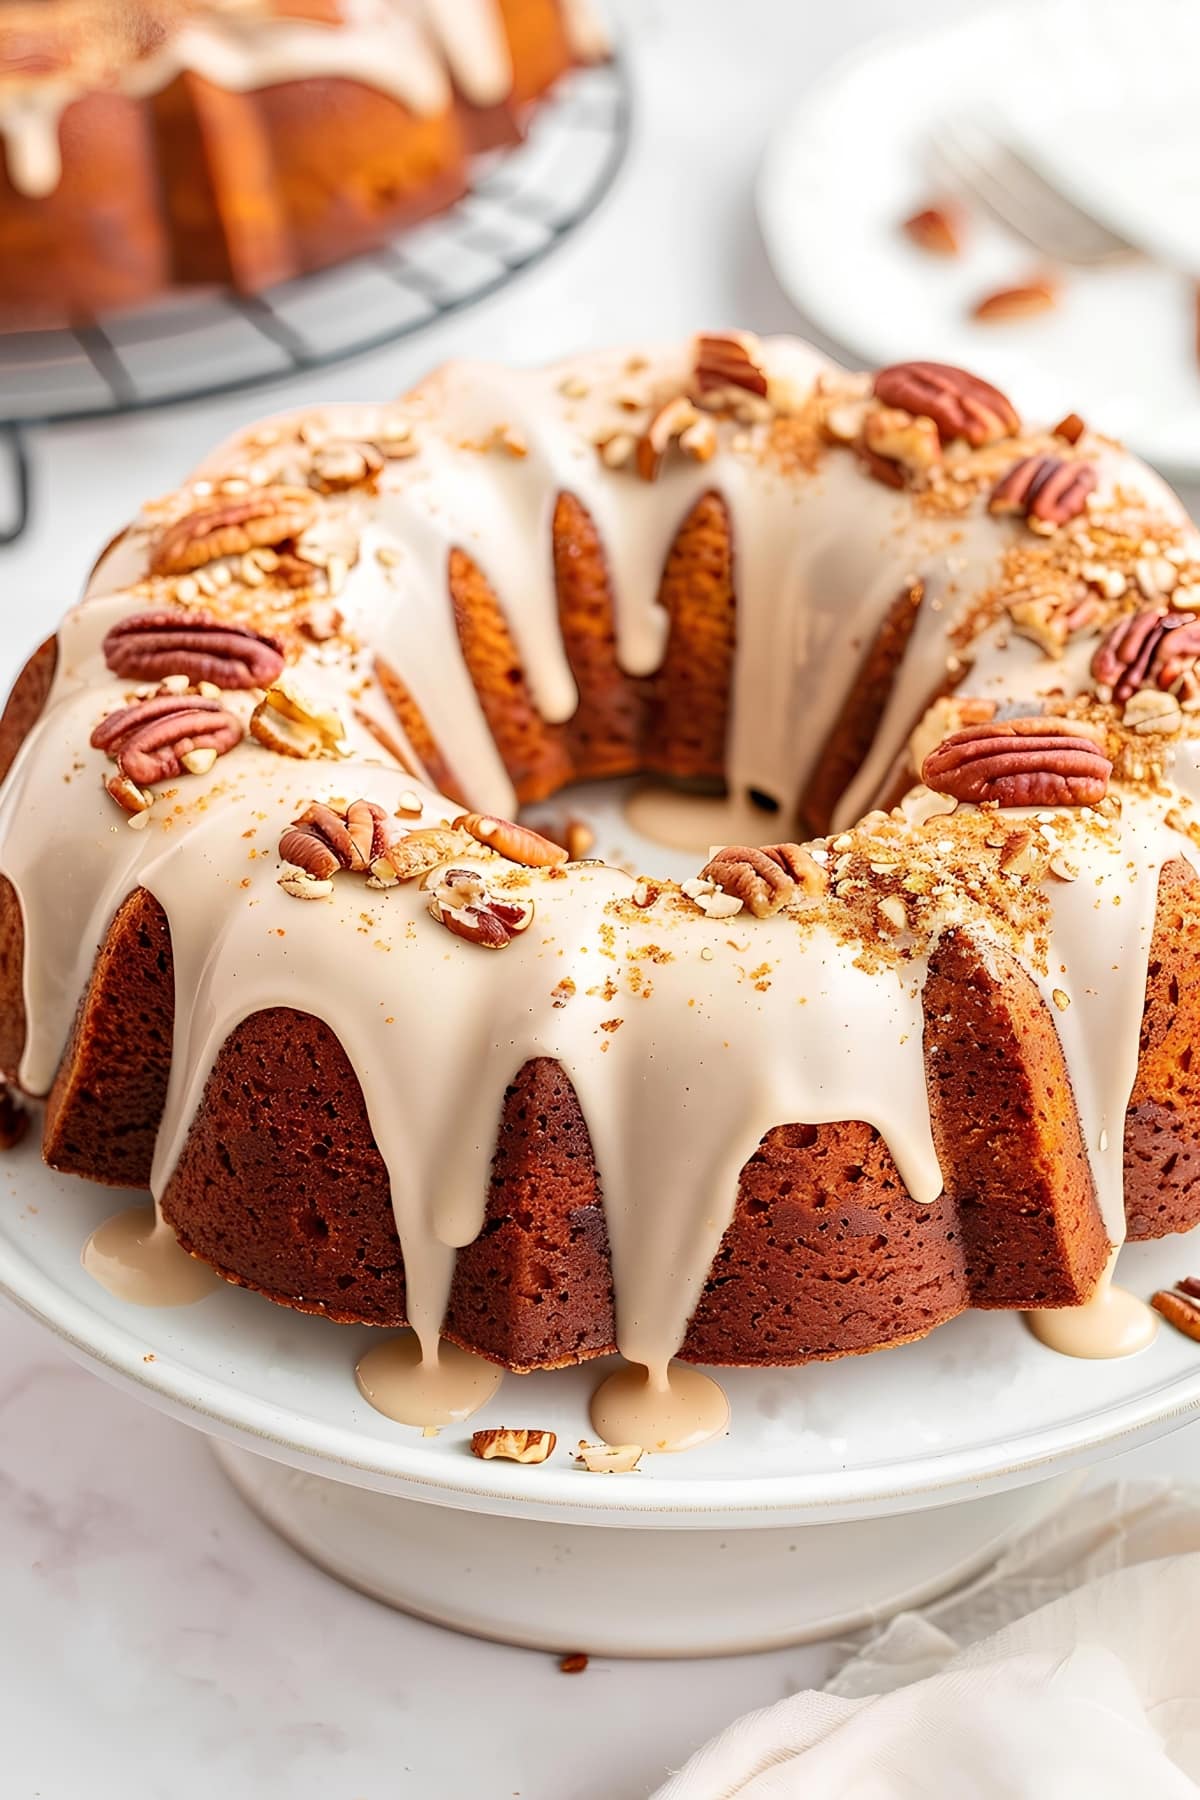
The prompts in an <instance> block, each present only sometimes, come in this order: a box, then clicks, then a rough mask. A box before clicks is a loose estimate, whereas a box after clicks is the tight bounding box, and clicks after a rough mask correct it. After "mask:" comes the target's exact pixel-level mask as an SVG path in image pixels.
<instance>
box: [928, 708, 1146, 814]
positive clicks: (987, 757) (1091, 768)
mask: <svg viewBox="0 0 1200 1800" xmlns="http://www.w3.org/2000/svg"><path fill="white" fill-rule="evenodd" d="M1102 742H1103V733H1102V732H1101V731H1100V729H1099V728H1098V727H1094V726H1091V725H1089V724H1087V723H1086V722H1085V721H1083V720H1080V719H1060V718H1055V717H1052V716H1045V715H1039V716H1038V717H1035V718H1023V719H1004V720H993V721H991V723H989V724H985V725H972V726H968V728H967V729H966V730H965V731H956V732H955V733H954V734H953V735H952V736H951V737H948V738H947V739H946V740H945V742H944V743H942V744H941V745H939V747H938V748H937V749H936V750H934V751H933V752H932V754H931V755H929V756H927V757H926V758H925V761H924V763H923V764H922V767H921V779H922V781H923V782H924V783H925V785H926V787H930V788H933V789H934V790H935V792H938V793H944V794H952V795H953V796H954V798H955V799H956V800H960V801H968V802H971V803H973V804H975V805H977V806H981V805H983V804H984V803H985V802H987V801H993V802H994V803H995V804H996V805H997V806H1095V805H1096V803H1097V801H1099V800H1102V799H1103V798H1104V796H1105V794H1106V793H1107V792H1108V778H1109V776H1110V775H1111V774H1112V763H1111V762H1110V761H1109V759H1108V757H1107V756H1106V755H1105V754H1104V750H1103V749H1102V747H1101V744H1102Z"/></svg>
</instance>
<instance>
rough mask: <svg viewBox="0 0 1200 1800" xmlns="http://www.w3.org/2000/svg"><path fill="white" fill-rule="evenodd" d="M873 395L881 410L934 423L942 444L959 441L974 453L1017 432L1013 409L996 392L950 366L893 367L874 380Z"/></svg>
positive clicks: (1003, 397) (906, 364) (945, 364)
mask: <svg viewBox="0 0 1200 1800" xmlns="http://www.w3.org/2000/svg"><path fill="white" fill-rule="evenodd" d="M875 395H876V398H877V399H879V400H882V401H883V404H884V405H885V406H895V407H899V408H900V409H901V410H902V411H904V412H910V413H919V414H921V415H923V416H924V417H925V418H927V419H932V420H933V422H934V424H935V425H936V426H937V428H938V436H939V437H940V438H941V440H942V442H943V444H948V443H949V442H950V441H951V439H952V438H956V437H962V438H966V440H967V442H968V444H971V445H973V446H974V447H975V448H976V449H978V448H979V446H980V445H982V444H994V443H996V442H998V440H999V439H1000V438H1006V437H1014V436H1015V435H1016V433H1017V432H1018V431H1019V430H1020V429H1021V421H1020V419H1019V417H1018V416H1017V412H1016V409H1015V408H1014V407H1013V405H1012V402H1011V401H1009V400H1007V399H1006V398H1005V396H1004V395H1003V394H1002V393H1001V392H1000V390H999V388H994V387H992V385H991V383H990V382H987V381H981V380H980V378H979V376H978V375H970V374H968V372H967V371H966V369H956V368H955V367H954V366H953V365H952V364H951V363H938V362H907V363H893V364H892V366H891V367H890V368H888V369H880V371H879V373H878V375H877V376H876V377H875Z"/></svg>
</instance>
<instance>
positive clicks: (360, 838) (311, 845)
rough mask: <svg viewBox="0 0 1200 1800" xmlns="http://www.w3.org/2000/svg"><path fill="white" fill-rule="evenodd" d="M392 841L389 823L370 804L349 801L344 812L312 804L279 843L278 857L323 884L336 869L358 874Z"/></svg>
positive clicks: (384, 815)
mask: <svg viewBox="0 0 1200 1800" xmlns="http://www.w3.org/2000/svg"><path fill="white" fill-rule="evenodd" d="M390 841H391V830H390V820H389V819H388V815H387V813H386V812H385V810H384V808H383V807H382V806H377V805H376V804H375V802H374V801H373V800H352V801H351V802H350V805H349V806H348V807H347V808H346V810H345V812H338V811H337V809H336V808H335V807H332V806H326V805H324V804H323V803H322V802H321V801H319V800H314V801H313V803H312V805H311V806H307V807H306V808H305V809H304V811H303V812H302V813H301V814H300V817H299V818H298V819H296V820H295V821H294V822H293V823H292V824H291V825H289V826H288V828H287V830H286V831H285V832H284V833H283V834H282V836H281V837H280V839H279V854H280V856H281V857H282V858H283V860H284V862H286V863H294V864H295V866H296V867H297V868H298V869H303V870H304V872H305V874H306V875H313V876H315V877H316V879H317V880H318V881H325V880H327V879H328V878H329V876H331V875H333V874H335V873H336V871H337V870H339V869H349V870H350V871H351V872H352V873H355V874H361V873H362V872H363V871H364V870H367V869H369V868H370V867H371V865H372V864H373V863H374V862H375V861H376V859H377V858H378V857H381V856H382V855H383V853H384V851H385V850H386V849H387V847H388V844H389V842H390Z"/></svg>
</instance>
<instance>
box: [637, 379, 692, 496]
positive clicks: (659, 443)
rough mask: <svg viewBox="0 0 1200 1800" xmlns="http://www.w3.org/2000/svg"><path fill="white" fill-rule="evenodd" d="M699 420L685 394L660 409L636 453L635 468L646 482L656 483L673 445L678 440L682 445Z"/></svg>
mask: <svg viewBox="0 0 1200 1800" xmlns="http://www.w3.org/2000/svg"><path fill="white" fill-rule="evenodd" d="M699 417H700V415H699V413H698V412H697V411H696V408H695V407H694V406H693V405H692V403H691V401H690V400H689V399H688V397H687V395H686V394H677V395H676V396H675V398H674V399H673V400H668V401H667V403H666V405H665V406H660V407H659V409H658V411H657V412H656V413H655V415H654V417H653V418H652V419H651V421H650V423H649V425H647V427H646V429H645V431H644V432H643V433H642V435H641V437H640V438H639V439H638V441H637V447H636V449H635V451H634V467H635V468H636V470H637V472H638V474H639V475H640V476H641V478H642V480H643V481H654V480H655V479H656V477H657V475H658V472H659V470H660V469H661V468H662V466H663V459H664V458H665V456H666V454H667V451H668V450H669V449H670V448H671V445H672V444H673V443H674V441H675V440H676V439H677V438H678V439H680V440H681V441H682V438H683V435H684V433H685V432H687V431H690V430H691V429H692V427H693V426H694V425H695V424H696V423H697V422H698V420H699ZM698 460H702V459H698Z"/></svg>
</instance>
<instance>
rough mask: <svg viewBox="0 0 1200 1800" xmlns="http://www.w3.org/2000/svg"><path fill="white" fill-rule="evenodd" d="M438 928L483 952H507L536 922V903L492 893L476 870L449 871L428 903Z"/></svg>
mask: <svg viewBox="0 0 1200 1800" xmlns="http://www.w3.org/2000/svg"><path fill="white" fill-rule="evenodd" d="M429 911H430V913H431V915H432V916H433V917H434V918H435V919H436V920H437V922H438V924H439V925H444V926H445V927H446V930H447V931H452V932H453V933H454V935H455V937H460V938H465V939H466V940H467V942H468V943H469V944H478V945H479V946H480V947H481V948H482V949H484V950H504V949H506V948H507V946H508V945H509V944H511V942H512V940H513V939H514V938H515V937H517V936H519V935H520V933H521V932H522V931H526V930H528V928H529V926H530V925H531V924H532V923H533V901H532V900H514V899H512V898H510V897H509V896H507V895H503V894H493V893H491V892H490V891H489V889H488V888H487V887H486V885H485V883H484V879H483V876H482V875H480V874H479V873H478V872H477V871H476V870H474V869H447V870H446V872H445V874H444V875H443V876H442V878H441V880H440V881H439V882H438V885H437V887H436V888H435V889H434V892H433V898H432V899H431V900H430V902H429Z"/></svg>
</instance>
